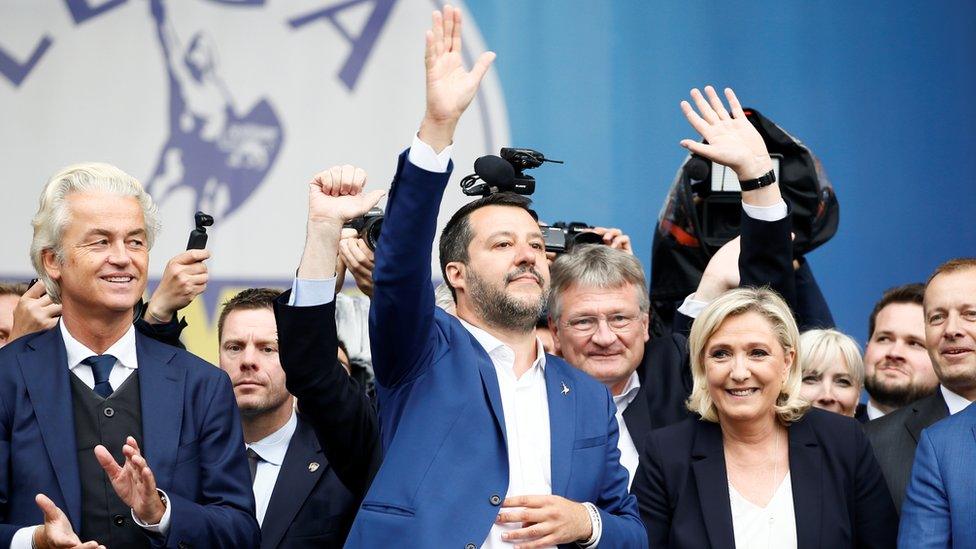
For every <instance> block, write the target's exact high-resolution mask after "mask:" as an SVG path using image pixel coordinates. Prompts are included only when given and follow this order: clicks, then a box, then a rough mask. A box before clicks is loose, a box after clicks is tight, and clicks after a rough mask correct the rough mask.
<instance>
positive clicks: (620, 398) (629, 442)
mask: <svg viewBox="0 0 976 549" xmlns="http://www.w3.org/2000/svg"><path fill="white" fill-rule="evenodd" d="M640 388H641V384H640V376H639V375H637V372H636V371H634V372H631V374H630V378H629V379H628V380H627V385H624V390H623V391H621V392H620V394H619V395H617V396H615V397H613V403H614V404H616V405H617V414H616V415H617V425H618V426H619V428H620V438H618V439H617V449H619V450H620V464H621V465H623V466H624V468H625V469H627V473H628V474H629V475H630V479H629V480H628V481H627V488H628V490H629V489H630V484H631V483H632V482H634V473H635V472H636V471H637V462H638V461H639V457H640V456H638V455H637V445H635V444H634V439H633V437H631V436H630V430H629V429H628V428H627V422H625V421H624V410H626V409H627V406H630V403H631V402H633V401H634V398H636V397H637V393H638V391H640Z"/></svg>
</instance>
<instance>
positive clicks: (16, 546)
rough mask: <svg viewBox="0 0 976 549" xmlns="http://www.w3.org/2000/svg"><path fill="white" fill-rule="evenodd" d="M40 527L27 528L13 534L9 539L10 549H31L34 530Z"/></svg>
mask: <svg viewBox="0 0 976 549" xmlns="http://www.w3.org/2000/svg"><path fill="white" fill-rule="evenodd" d="M40 527H41V526H40V525H37V526H27V527H25V528H21V529H20V530H17V531H16V532H14V537H13V538H11V539H10V549H33V547H34V530H37V529H38V528H40Z"/></svg>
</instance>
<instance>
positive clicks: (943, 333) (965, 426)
mask: <svg viewBox="0 0 976 549" xmlns="http://www.w3.org/2000/svg"><path fill="white" fill-rule="evenodd" d="M923 307H924V309H925V343H926V347H928V350H929V355H930V356H931V357H932V364H933V365H934V366H935V371H936V372H937V373H938V374H939V380H940V381H941V382H942V384H943V390H942V391H943V393H945V394H946V396H947V398H946V403H947V405H948V406H950V408H955V409H954V410H951V409H950V417H949V418H947V419H943V420H942V421H939V422H937V423H936V424H935V425H932V426H931V427H928V428H926V429H925V430H924V431H922V437H921V439H920V440H919V441H918V449H917V450H916V451H915V461H914V465H913V466H912V474H911V480H910V481H909V484H908V490H907V493H906V495H905V502H904V504H903V505H902V510H901V527H900V529H899V531H898V546H899V547H904V548H911V549H915V548H923V547H924V548H928V547H931V548H940V549H941V548H946V549H948V548H951V547H976V523H974V521H973V517H974V516H976V476H974V475H973V469H974V468H976V408H974V407H973V405H972V404H971V403H972V402H973V401H974V400H976V258H969V259H954V260H951V261H948V262H946V263H944V264H942V265H940V266H939V268H938V269H936V270H935V273H934V274H933V275H932V276H931V277H930V278H929V281H928V284H926V286H925V300H924V303H923ZM946 386H951V387H952V392H951V393H950V392H947V391H946V390H945V387H946Z"/></svg>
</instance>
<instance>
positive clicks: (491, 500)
mask: <svg viewBox="0 0 976 549" xmlns="http://www.w3.org/2000/svg"><path fill="white" fill-rule="evenodd" d="M488 503H491V504H492V505H494V506H495V507H498V506H499V505H501V503H502V498H501V496H499V495H498V494H492V495H491V497H490V498H488Z"/></svg>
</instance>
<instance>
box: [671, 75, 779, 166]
mask: <svg viewBox="0 0 976 549" xmlns="http://www.w3.org/2000/svg"><path fill="white" fill-rule="evenodd" d="M725 98H726V99H728V102H729V110H726V109H725V105H723V104H722V100H721V99H719V97H718V95H717V94H716V93H715V88H713V87H711V86H705V95H702V93H701V92H700V91H698V88H695V89H693V90H691V99H692V101H694V102H695V107H697V108H698V112H695V109H694V108H692V106H691V104H689V103H688V102H687V101H682V102H681V111H682V112H684V114H685V117H686V118H687V119H688V122H689V123H691V126H692V127H693V128H695V130H696V131H697V132H698V133H699V134H701V136H702V137H703V138H705V141H707V142H708V143H699V142H697V141H694V140H691V139H683V140H682V141H681V146H682V147H685V148H686V149H688V150H690V151H691V152H693V153H695V154H698V155H701V156H704V157H705V158H707V159H709V160H712V161H714V162H718V163H719V164H723V165H725V166H728V167H730V168H732V169H733V170H734V171H735V173H736V175H737V176H739V180H741V181H745V180H747V179H756V178H758V177H760V176H762V175H764V174H765V173H766V172H768V171H769V170H771V169H772V168H773V163H772V160H770V158H769V151H768V150H767V149H766V143H765V142H763V138H762V136H761V135H759V132H758V131H756V128H754V127H753V125H752V123H750V122H749V120H748V119H746V115H745V113H744V112H743V111H742V105H740V104H739V100H738V98H736V96H735V92H733V91H732V89H731V88H725Z"/></svg>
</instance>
